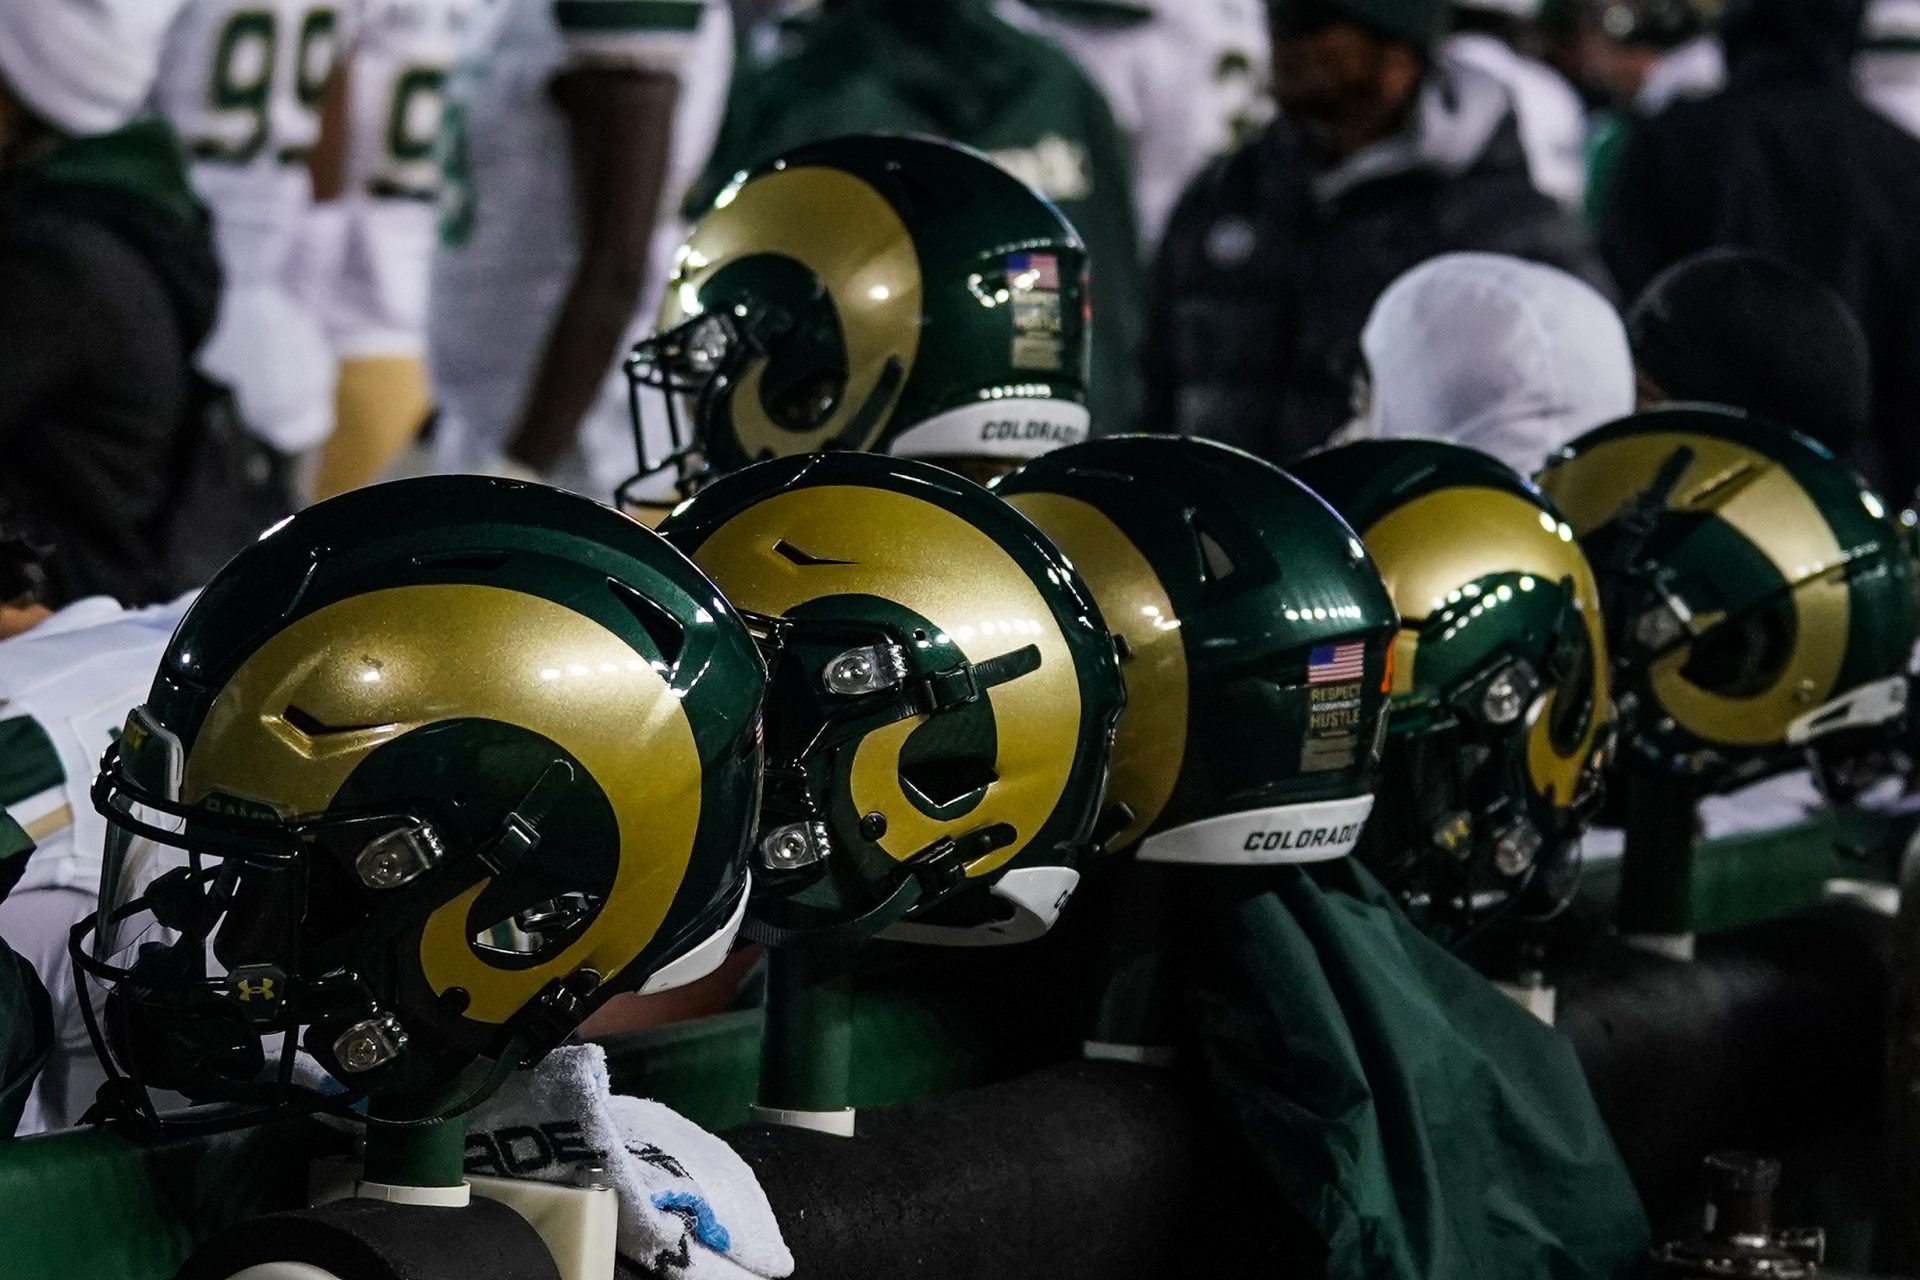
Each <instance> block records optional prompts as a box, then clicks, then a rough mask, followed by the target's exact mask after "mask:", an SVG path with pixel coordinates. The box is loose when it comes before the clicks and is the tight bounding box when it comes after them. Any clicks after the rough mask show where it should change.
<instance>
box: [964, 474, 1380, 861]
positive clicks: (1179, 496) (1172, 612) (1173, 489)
mask: <svg viewBox="0 0 1920 1280" xmlns="http://www.w3.org/2000/svg"><path fill="white" fill-rule="evenodd" d="M994 489H995V492H997V493H999V494H1000V495H1001V496H1002V497H1004V498H1006V499H1007V501H1008V502H1009V503H1010V504H1011V505H1012V506H1013V507H1015V508H1016V509H1018V510H1019V511H1021V512H1022V513H1023V514H1025V515H1027V516H1028V517H1029V518H1031V519H1032V520H1033V522H1034V523H1035V524H1037V525H1039V526H1040V528H1041V529H1043V530H1044V531H1045V532H1046V533H1047V535H1048V536H1049V537H1051V538H1052V539H1053V540H1054V541H1055V542H1056V543H1057V544H1059V546H1060V549H1061V550H1062V551H1064V552H1065V553H1066V554H1067V557H1068V558H1069V559H1070V560H1072V562H1073V564H1074V567H1075V568H1077V569H1078V570H1079V571H1080V572H1081V573H1082V574H1084V575H1085V577H1086V580H1087V583H1088V586H1089V587H1090V588H1091V589H1092V591H1093V594H1094V599H1095V600H1097V601H1098V602H1099V605H1100V609H1101V611H1102V613H1103V614H1104V615H1105V616H1106V618H1107V619H1108V621H1109V623H1110V624H1111V625H1112V627H1113V629H1114V631H1115V632H1116V634H1118V635H1119V636H1120V637H1121V639H1122V641H1123V644H1122V646H1121V652H1122V655H1123V658H1122V662H1121V668H1120V669H1121V672H1122V674H1123V675H1124V676H1125V678H1126V682H1127V709H1126V712H1125V714H1124V715H1123V716H1122V717H1121V721H1120V730H1119V735H1118V738H1117V740H1116V742H1115V746H1114V763H1113V774H1112V779H1111V781H1110V783H1109V786H1108V792H1107V802H1108V806H1109V812H1108V815H1107V817H1106V819H1105V822H1104V827H1105V830H1104V832H1103V834H1104V835H1105V841H1104V843H1105V846H1106V847H1107V848H1109V849H1113V850H1115V851H1120V850H1126V849H1137V850H1138V856H1139V858H1140V859H1141V860H1142V861H1147V862H1168V863H1192V864H1214V865H1263V864H1274V863H1288V862H1316V861H1321V860H1325V859H1331V858H1337V857H1340V856H1341V855H1343V854H1345V853H1348V852H1350V851H1351V850H1352V849H1353V847H1354V843H1355V841H1356V840H1357V839H1358V838H1359V835H1360V831H1361V828H1362V825H1363V824H1364V823H1365V822H1366V819H1367V814H1368V811H1369V810H1370V809H1371V808H1372V806H1373V791H1374V780H1375V776H1376V770H1377V767H1378V764H1379V750H1380V730H1381V728H1382V727H1383V724H1384V719H1385V713H1386V706H1387V694H1386V689H1387V670H1388V663H1389V659H1390V656H1391V655H1390V645H1391V643H1392V639H1393V630H1394V616H1393V610H1392V606H1391V604H1390V603H1389V601H1388V599H1387V594H1386V591H1385V589H1384V588H1383V587H1382V586H1381V583H1380V575H1379V574H1378V573H1377V572H1376V571H1375V570H1374V567H1373V564H1372V563H1371V561H1370V560H1369V559H1368V557H1367V553H1366V552H1365V550H1364V549H1362V547H1361V545H1360V543H1359V541H1358V540H1357V539H1356V538H1355V537H1354V535H1353V531H1352V530H1351V529H1350V528H1348V527H1347V525H1346V523H1345V522H1344V521H1342V520H1341V519H1340V517H1339V516H1338V515H1336V514H1335V513H1334V512H1333V511H1332V510H1331V509H1330V508H1329V507H1328V506H1327V504H1326V503H1324V502H1322V501H1321V500H1320V499H1319V498H1317V497H1315V496H1314V495H1313V494H1312V493H1310V492H1308V490H1307V489H1306V488H1305V487H1304V486H1303V485H1301V484H1300V483H1298V482H1297V481H1295V480H1294V479H1293V478H1291V477H1290V476H1288V475H1287V474H1286V473H1285V472H1283V471H1281V470H1280V469H1279V468H1277V467H1274V466H1271V465H1270V464H1268V463H1266V462H1263V461H1261V460H1260V459H1258V458H1255V457H1253V456H1252V455H1251V454H1246V453H1242V452H1240V451H1239V450H1237V449H1232V448H1229V447H1227V446H1226V445H1221V444H1214V443H1212V442H1209V441H1204V440H1197V439H1190V438H1179V437H1172V436H1122V437H1114V438H1111V439H1105V440H1092V441H1088V442H1086V443H1084V444H1079V445H1074V446H1072V447H1071V448H1067V449H1061V450H1059V451H1057V452H1054V453H1050V454H1048V455H1046V456H1045V457H1043V458H1039V459H1036V460H1035V461H1033V462H1031V463H1028V464H1027V465H1026V466H1025V467H1022V468H1021V469H1020V470H1019V471H1016V472H1014V473H1013V474H1012V475H1009V476H1006V477H1004V478H1002V479H1000V480H998V481H996V482H995V486H994Z"/></svg>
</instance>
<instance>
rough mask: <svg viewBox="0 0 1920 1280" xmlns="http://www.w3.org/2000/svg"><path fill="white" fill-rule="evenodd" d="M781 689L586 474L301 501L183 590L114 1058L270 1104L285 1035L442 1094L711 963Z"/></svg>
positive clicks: (108, 893) (114, 919) (702, 582)
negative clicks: (577, 493) (197, 587)
mask: <svg viewBox="0 0 1920 1280" xmlns="http://www.w3.org/2000/svg"><path fill="white" fill-rule="evenodd" d="M764 688H765V675H764V668H763V666H762V664H761V661H760V657H759V654H758V651H757V649H756V647H755V645H754V642H753V638H752V636H751V635H750V634H749V633H748V632H747V630H746V628H745V627H744V626H743V625H742V623H741V622H740V619H739V618H738V616H737V615H736V614H735V613H734V611H733V609H732V607H731V606H729V605H728V604H727V602H726V601H725V599H723V598H722V597H721V595H720V593H719V591H718V590H717V589H716V588H715V587H714V585H713V584H712V583H711V582H709V581H708V580H707V579H706V578H705V577H704V576H703V575H702V574H701V573H700V572H699V570H697V569H696V568H694V566H693V565H692V564H691V563H690V562H689V561H688V560H687V559H686V558H685V557H684V556H682V555H681V554H680V553H679V552H677V551H675V550H674V549H673V548H672V547H670V546H668V545H667V543H665V542H664V541H663V540H661V539H660V538H659V537H658V536H656V535H654V534H652V533H650V532H648V531H647V530H645V529H643V528H641V527H640V526H638V525H637V524H635V523H634V522H633V521H631V520H629V519H627V518H625V517H623V516H621V515H619V514H618V513H616V512H613V511H610V510H608V509H607V508H605V507H602V506H600V505H598V504H596V503H592V502H589V501H587V500H586V499H584V498H578V497H574V496H572V495H570V494H565V493H561V492H558V491H556V490H551V489H546V488H543V487H540V486H533V485H521V484H512V483H507V482H504V481H497V480H488V479H482V478H478V477H439V478H432V479H421V480H410V481H403V482H400V483H397V484H391V485H382V486H378V487H375V488H372V489H366V490H361V491H358V492H355V493H349V494H346V495H344V496H342V497H339V498H335V499H332V500H330V501H328V502H324V503H321V504H319V505H317V506H315V507H312V508H309V509H308V510H306V511H304V512H302V513H300V514H299V515H296V516H294V517H293V518H292V519H290V520H288V521H287V522H285V523H284V524H282V525H281V526H279V527H278V528H276V529H275V530H273V531H272V532H271V533H269V534H268V535H266V536H265V537H264V538H262V539H261V540H260V541H259V542H258V543H256V544H254V545H253V546H251V547H249V548H248V549H247V550H246V551H244V552H242V553H241V554H240V555H239V556H237V557H236V558H235V559H234V560H233V561H232V562H231V563H229V564H228V565H227V567H226V568H225V569H223V570H221V572H220V573H219V574H218V575H217V576H216V577H215V578H214V580H213V581H212V582H211V583H210V584H209V585H208V586H207V588H206V590H205V591H204V592H203V593H202V594H201V595H200V597H199V599H198V600H197V601H196V602H195V603H194V605H193V607H192V608H191V609H190V610H188V612H187V614H186V616H185V618H184V619H183V620H182V621H181V623H180V626H179V629H178V631H177V632H176V633H175V635H174V637H173V639H172V641H171V643H170V644H169V645H168V647H167V651H166V655H165V657H164V659H163V661H162V663H161V667H160V671H159V674H158V676H157V677H156V678H155V681H154V685H153V689H152V692H151V693H150V695H149V696H148V698H147V701H146V702H145V704H144V705H142V706H140V707H138V708H136V709H135V710H134V712H133V714H132V715H131V716H130V717H129V719H128V721H127V724H126V728H125V731H124V732H123V734H122V737H121V739H120V742H119V744H118V745H117V747H116V748H115V749H114V751H113V752H112V753H111V754H110V756H109V758H108V762H107V766H106V770H105V772H104V774H103V775H102V777H101V780H100V783H99V785H98V788H97V789H96V798H97V800H98V802H99V803H100V804H101V807H102V811H103V812H104V813H105V814H106V816H107V818H108V822H109V829H110V832H111V835H110V838H109V842H108V848H107V871H106V874H105V877H104V879H103V885H104V886H106V888H105V890H104V892H103V906H102V920H103V921H104V925H103V927H101V928H100V929H99V931H98V933H97V935H96V937H95V939H94V941H93V942H92V944H91V945H90V946H89V947H88V948H87V949H86V951H87V957H86V958H87V963H86V965H85V966H84V967H85V970H86V972H87V973H88V975H89V977H90V978H91V979H93V980H96V981H100V982H102V983H104V984H106V986H107V987H108V992H107V995H106V998H105V1001H104V1007H105V1015H104V1032H105V1036H104V1039H105V1042H106V1045H107V1047H108V1049H109V1050H110V1051H111V1053H110V1060H111V1061H113V1062H115V1063H116V1064H118V1065H119V1066H120V1067H121V1068H122V1069H123V1070H125V1071H126V1072H127V1073H128V1074H129V1075H130V1076H132V1078H133V1079H134V1080H135V1082H136V1083H139V1084H146V1085H153V1086H156V1087H159V1088H164V1089H171V1090H179V1091H184V1092H186V1093H188V1094H189V1096H192V1097H194V1098H196V1099H202V1100H205V1099H222V1100H228V1101H250V1100H261V1097H262V1095H263V1094H271V1093H272V1091H273V1089H274V1087H275V1086H272V1085H265V1084H261V1083H259V1081H260V1080H261V1078H262V1068H263V1054H262V1037H265V1036H269V1035H278V1034H284V1035H285V1036H286V1037H288V1040H289V1043H288V1044H286V1045H285V1046H283V1048H282V1052H283V1053H286V1054H289V1055H290V1054H291V1052H292V1044H291V1041H292V1040H293V1039H294V1038H295V1037H298V1039H299V1043H300V1044H301V1046H302V1047H303V1048H304V1049H305V1050H306V1051H307V1052H308V1053H310V1054H312V1055H313V1056H314V1057H315V1058H316V1059H317V1060H318V1061H319V1062H320V1063H321V1065H322V1066H323V1067H324V1068H325V1069H326V1070H327V1071H329V1072H330V1073H331V1074H333V1075H334V1076H335V1077H336V1078H337V1079H338V1080H339V1081H340V1083H341V1085H342V1086H343V1089H344V1091H345V1092H344V1093H343V1094H342V1095H341V1096H339V1097H337V1098H333V1099H332V1100H331V1101H330V1102H328V1103H327V1104H326V1105H332V1106H337V1107H342V1108H344V1107H346V1106H349V1105H351V1104H352V1102H353V1101H354V1100H355V1099H356V1098H358V1097H362V1096H365V1097H372V1098H378V1099H383V1100H385V1101H386V1103H387V1104H388V1105H391V1106H397V1107H401V1108H402V1109H403V1110H404V1111H406V1112H410V1113H412V1114H414V1115H421V1116H423V1115H428V1114H434V1113H436V1112H443V1111H444V1109H446V1108H449V1107H457V1106H459V1105H463V1103H462V1102H461V1099H463V1098H464V1100H465V1102H471V1101H474V1100H477V1097H478V1096H481V1095H482V1094H483V1093H484V1089H483V1088H480V1087H479V1086H478V1085H477V1084H476V1080H477V1076H476V1071H477V1075H478V1076H484V1077H489V1078H490V1079H492V1080H493V1081H495V1082H497V1080H498V1079H499V1078H500V1076H502V1075H504V1073H505V1071H506V1070H508V1069H509V1068H511V1067H512V1066H514V1065H517V1064H519V1063H520V1062H522V1061H525V1060H527V1059H529V1058H533V1057H537V1056H539V1054H541V1053H544V1052H545V1051H546V1049H547V1048H549V1047H550V1046H551V1045H553V1044H555V1043H557V1042H558V1041H559V1040H560V1039H561V1038H563V1037H564V1036H565V1035H567V1034H568V1033H569V1032H570V1031H571V1030H572V1029H573V1027H574V1026H575V1025H576V1024H577V1023H578V1022H579V1021H580V1019H581V1018H583V1017H585V1016H586V1014H588V1013H589V1012H591V1011H592V1010H593V1009H594V1008H595V1007H596V1006H597V1005H598V1004H599V1003H600V1002H601V1001H602V1000H604V999H605V998H606V997H607V996H608V995H609V994H611V993H615V992H619V991H636V990H643V989H657V988H659V987H661V986H670V985H674V984H675V983H677V982H682V981H687V980H691V979H692V978H695V977H699V976H701V975H702V974H704V973H705V972H708V971H710V970H711V969H712V968H713V967H714V966H716V965H717V964H718V963H719V962H720V961H721V960H722V959H724V958H725V955H726V951H727V948H728V945H729V944H730V943H731V941H732V938H733V936H734V933H735V932H736V931H737V929H738V927H739V922H740V920H741V919H742V918H743V917H744V914H745V906H746V887H747V886H746V881H747V840H748V837H749V835H750V825H751V815H752V811H753V808H754V804H755V800H756V797H757V794H758V787H759V775H760V748H759V732H758V729H759V723H758V716H759V705H760V701H761V697H762V695H763V693H764ZM146 841H153V842H156V843H158V844H159V845H160V846H162V847H163V849H170V850H173V851H174V853H173V854H157V853H156V851H155V850H153V849H152V848H151V847H149V846H148V845H147V844H146V843H145V842H146ZM164 868H172V869H171V870H167V871H166V873H165V874H164V875H159V876H158V877H157V878H155V874H154V873H155V872H156V871H157V870H160V869H164ZM156 925H157V926H159V927H161V928H163V929H166V930H171V931H172V932H171V935H169V936H170V937H171V939H172V940H171V941H168V942H166V943H165V944H164V945H162V944H161V943H159V942H156V941H146V942H144V943H142V941H141V939H142V936H143V929H146V928H148V927H151V926H156ZM476 1064H478V1065H477V1067H476ZM272 1074H273V1073H271V1072H268V1073H266V1078H268V1079H271V1076H272ZM271 1100H272V1101H274V1102H276V1103H277V1102H278V1101H279V1099H277V1098H273V1099H271ZM389 1114H391V1113H389Z"/></svg>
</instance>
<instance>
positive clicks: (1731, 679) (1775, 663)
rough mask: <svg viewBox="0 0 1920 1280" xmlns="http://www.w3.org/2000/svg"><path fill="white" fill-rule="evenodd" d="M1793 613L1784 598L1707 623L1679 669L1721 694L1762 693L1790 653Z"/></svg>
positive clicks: (1731, 695)
mask: <svg viewBox="0 0 1920 1280" xmlns="http://www.w3.org/2000/svg"><path fill="white" fill-rule="evenodd" d="M1793 633H1794V624H1793V614H1792V610H1791V608H1790V606H1788V604H1787V603H1786V602H1785V601H1783V600H1776V601H1774V602H1773V603H1771V604H1769V605H1768V606H1766V607H1765V608H1762V609H1759V610H1756V611H1754V612H1752V613H1749V614H1746V615H1745V616H1743V617H1740V618H1736V619H1732V620H1729V621H1727V622H1723V623H1721V624H1719V625H1718V626H1714V627H1710V628H1708V629H1707V631H1706V633H1705V634H1703V635H1702V636H1700V637H1699V638H1698V639H1696V640H1695V641H1694V642H1693V644H1692V646H1691V647H1690V649H1689V651H1688V653H1687V661H1686V664H1685V665H1684V666H1682V667H1681V668H1680V675H1681V677H1682V678H1683V679H1685V680H1688V681H1690V682H1692V683H1693V684H1696V685H1699V686H1700V687H1701V688H1702V689H1705V690H1707V691H1708V692H1709V693H1715V694H1718V695H1720V696H1721V697H1723V698H1751V697H1753V696H1755V695H1757V694H1760V693H1763V692H1765V691H1766V690H1767V689H1768V688H1769V687H1771V686H1772V684H1773V683H1774V681H1776V680H1778V679H1779V678H1780V673H1781V671H1783V670H1784V669H1785V668H1786V665H1787V661H1788V659H1789V658H1791V657H1792V656H1793Z"/></svg>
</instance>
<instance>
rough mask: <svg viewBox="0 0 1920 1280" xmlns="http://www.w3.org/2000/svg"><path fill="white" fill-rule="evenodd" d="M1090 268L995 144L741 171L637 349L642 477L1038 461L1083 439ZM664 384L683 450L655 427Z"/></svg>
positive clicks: (782, 162) (875, 146)
mask: <svg viewBox="0 0 1920 1280" xmlns="http://www.w3.org/2000/svg"><path fill="white" fill-rule="evenodd" d="M1086 271H1087V255H1086V250H1085V248H1084V247H1083V246H1082V245H1081V243H1080V238H1079V236H1078V235H1076V234H1075V232H1074V230H1073V228H1072V227H1071V226H1070V225H1069V224H1068V223H1067V221H1066V219H1065V218H1063V217H1062V216H1061V215H1060V212H1059V210H1057V209H1055V208H1054V207H1053V205H1051V204H1049V203H1048V202H1047V201H1046V200H1045V199H1044V198H1043V197H1041V196H1040V195H1038V194H1037V193H1035V192H1034V191H1033V190H1032V189H1031V188H1029V187H1027V186H1026V185H1025V184H1023V183H1021V182H1020V181H1019V180H1018V179H1017V178H1014V177H1013V176H1012V175H1010V174H1008V173H1007V172H1006V171H1005V170H1003V169H1001V168H1000V167H999V166H997V165H995V164H994V163H993V162H992V161H990V160H988V159H987V158H986V157H984V156H982V155H980V154H978V153H977V152H974V151H970V150H968V149H966V148H964V147H959V146H955V145H953V144H951V143H946V142H939V141H935V140H933V139H928V138H914V137H898V136H890V135H865V136H855V137H846V138H837V139H833V140H831V141H826V142H818V143H811V144H808V145H806V146H803V147H799V148H796V149H795V150H793V151H790V152H788V153H787V154H785V155H783V156H780V157H777V158H775V159H773V160H770V161H768V162H767V163H765V164H763V165H761V166H760V167H759V168H757V169H754V170H752V171H750V172H748V173H744V174H742V175H740V176H739V177H738V178H736V179H735V180H734V182H733V183H732V184H731V185H730V186H728V187H727V189H726V190H725V191H723V192H722V193H721V194H720V196H719V197H718V199H716V200H715V202H714V205H713V208H712V209H710V210H709V211H708V212H707V213H706V214H704V215H703V216H702V217H701V219H700V221H699V222H698V223H697V224H696V225H695V226H694V229H693V232H692V234H691V235H690V236H689V237H688V239H687V242H686V244H685V245H684V246H682V247H681V249H680V251H679V254H678V255H677V257H676V258H675V260H674V268H673V274H672V276H671V278H670V279H669V281H668V286H667V296H666V302H665V305H664V307H663V309H662V311H661V315H660V319H659V326H658V332H657V333H656V334H655V336H654V337H652V338H649V339H647V340H646V341H645V342H642V343H641V344H639V346H637V347H636V348H635V350H634V357H633V359H632V360H631V361H630V362H629V371H630V373H632V374H633V375H634V377H635V378H636V396H635V415H636V430H637V431H639V433H640V446H639V447H640V454H641V469H642V474H643V476H644V475H649V474H656V473H660V472H663V471H665V470H666V469H667V468H668V467H669V466H671V465H673V464H674V463H675V462H676V461H677V462H678V463H679V464H680V471H681V478H682V480H683V481H688V480H693V479H697V478H698V476H699V474H700V473H701V472H702V471H703V470H708V469H710V470H712V471H715V472H721V473H725V472H729V471H737V470H739V469H740V468H741V467H744V466H746V465H748V464H749V463H753V462H758V461H762V460H764V459H768V458H777V457H787V456H790V455H794V454H804V453H817V452H822V451H826V450H857V451H870V452H881V453H893V454H897V455H901V456H907V457H932V458H1011V459H1020V458H1027V457H1032V456H1034V455H1035V454H1037V453H1040V452H1042V451H1043V450H1045V449H1049V448H1052V447H1054V446H1056V445H1060V444H1066V443H1071V442H1073V441H1075V440H1078V439H1081V438H1083V437H1084V436H1085V434H1086V426H1087V411H1086V407H1085V405H1086V380H1087V326H1086V309H1087V293H1086ZM660 392H664V393H665V398H664V403H663V404H659V408H660V409H661V410H662V411H663V412H664V413H666V414H668V415H671V422H672V428H671V430H670V432H669V434H671V435H672V436H673V437H674V439H673V441H672V448H671V450H668V449H665V448H664V447H663V445H664V442H660V443H650V442H649V437H648V435H647V430H646V424H644V423H642V422H640V421H638V419H639V418H640V417H642V416H643V406H645V405H647V404H649V403H658V396H659V393H660ZM669 455H673V456H669Z"/></svg>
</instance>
